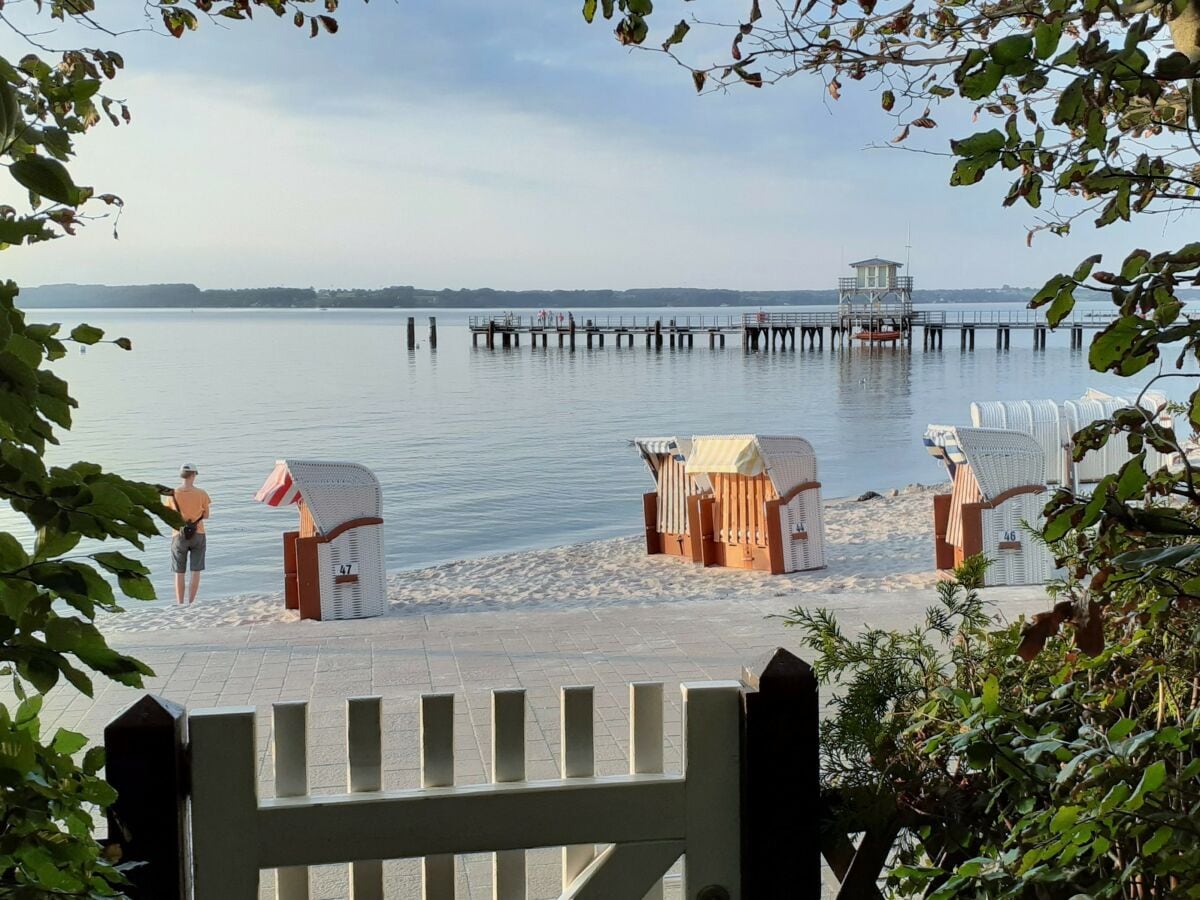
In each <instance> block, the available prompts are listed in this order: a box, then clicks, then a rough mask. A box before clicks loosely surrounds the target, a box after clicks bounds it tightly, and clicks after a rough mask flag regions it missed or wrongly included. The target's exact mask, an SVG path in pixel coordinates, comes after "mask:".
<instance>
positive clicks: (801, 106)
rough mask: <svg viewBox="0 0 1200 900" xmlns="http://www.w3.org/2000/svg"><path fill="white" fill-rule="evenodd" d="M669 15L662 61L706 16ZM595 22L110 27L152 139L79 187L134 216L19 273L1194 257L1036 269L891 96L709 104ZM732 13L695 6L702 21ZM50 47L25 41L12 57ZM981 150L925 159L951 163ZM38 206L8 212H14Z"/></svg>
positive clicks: (1035, 277)
mask: <svg viewBox="0 0 1200 900" xmlns="http://www.w3.org/2000/svg"><path fill="white" fill-rule="evenodd" d="M658 5H659V9H658V10H657V11H656V13H655V15H654V16H653V17H652V19H651V21H652V22H653V23H654V29H655V30H653V31H652V33H651V37H652V38H653V37H655V36H656V35H657V36H658V38H659V40H660V41H661V39H662V37H663V36H665V35H659V34H658V32H659V31H663V30H664V29H665V28H666V27H667V26H668V25H669V23H670V22H672V21H677V20H678V18H679V15H678V12H679V11H678V10H675V9H673V5H678V6H680V8H681V9H682V4H680V3H678V2H677V0H662V2H660V3H659V4H658ZM10 6H11V4H10ZM580 6H581V3H577V2H574V0H555V2H546V0H510V2H507V3H504V4H482V3H478V2H477V0H476V2H471V0H439V2H438V3H436V4H427V3H409V2H403V3H402V2H388V0H375V2H373V3H370V4H369V5H364V4H361V3H358V2H354V0H343V3H342V8H341V10H340V11H339V13H338V18H339V21H340V23H341V28H340V30H339V32H338V34H336V35H332V36H327V35H322V36H321V37H320V38H318V39H316V40H310V39H309V38H308V36H307V31H304V32H301V31H300V30H298V29H296V28H294V27H292V26H291V25H290V24H289V23H288V22H286V21H277V20H274V18H273V17H271V16H269V15H266V14H263V13H260V14H259V16H258V17H256V20H255V21H254V22H253V23H236V24H233V25H232V27H219V26H218V27H214V26H213V25H212V24H211V23H205V24H204V25H202V27H201V29H200V30H199V31H198V32H196V33H194V34H189V35H187V36H186V37H185V38H184V39H183V40H174V39H171V38H169V37H164V36H161V35H153V34H146V33H133V34H128V35H122V36H120V37H117V38H109V37H105V36H98V35H96V34H94V33H93V34H87V35H85V36H84V37H83V39H82V41H81V43H82V44H84V45H87V46H92V45H96V44H100V45H102V46H105V47H107V48H109V49H116V50H119V51H120V52H121V53H122V54H123V55H124V57H125V61H126V69H125V71H124V73H122V74H121V75H120V76H119V78H118V79H117V81H116V82H115V83H113V84H112V85H110V86H109V87H107V88H106V90H107V91H108V92H109V93H110V94H112V95H114V96H117V97H121V98H123V99H125V100H127V102H128V103H129V106H130V108H131V110H132V113H133V124H132V125H131V126H129V127H121V128H111V127H108V126H102V127H98V128H96V129H94V130H93V131H92V132H91V133H89V134H88V135H87V136H85V137H84V138H83V139H81V140H80V141H79V142H78V145H77V146H78V148H79V156H78V159H77V161H76V162H75V163H73V164H72V173H73V174H74V176H75V179H76V181H77V182H79V183H81V184H91V185H94V186H95V187H96V189H97V192H111V193H116V194H119V195H120V196H121V197H122V198H123V199H124V200H125V204H126V206H125V210H124V212H123V214H122V215H121V218H120V222H119V224H118V226H117V233H118V234H119V238H117V239H114V236H113V228H112V224H111V221H109V222H103V221H102V222H94V223H92V224H90V225H89V226H88V227H87V228H86V229H84V230H83V231H82V232H81V234H80V235H79V236H77V237H74V238H65V239H62V240H58V241H53V242H51V243H49V244H43V245H37V246H33V247H19V248H10V249H9V250H7V251H5V252H4V254H3V256H2V257H0V260H2V262H3V270H2V271H3V275H4V277H10V278H14V279H16V280H17V281H18V282H19V283H23V284H27V285H36V284H50V283H62V282H74V283H106V284H149V283H161V282H192V283H195V284H197V285H199V286H200V287H202V288H228V287H264V286H277V285H286V286H298V287H309V286H312V287H316V288H329V287H383V286H387V285H398V284H404V285H407V284H411V285H416V286H419V287H424V288H433V289H437V288H446V287H448V288H460V287H484V286H487V287H493V288H498V289H551V288H563V289H584V288H587V289H594V288H612V289H627V288H638V287H642V288H644V287H712V288H734V289H743V290H788V289H822V288H831V287H833V286H834V284H835V283H836V282H835V280H836V278H837V277H838V276H839V275H842V274H846V272H845V264H846V263H848V262H851V261H854V260H857V259H861V258H865V257H871V256H883V257H888V258H892V259H897V260H900V261H905V260H909V267H908V269H907V270H906V271H907V272H908V273H909V274H911V275H913V276H914V277H915V278H916V280H917V287H919V288H920V287H928V288H942V289H950V288H966V287H998V286H1000V285H1003V284H1011V285H1020V286H1026V285H1040V284H1041V283H1042V281H1044V280H1045V279H1046V278H1047V277H1049V276H1050V275H1053V274H1054V273H1056V272H1059V271H1063V270H1069V269H1071V268H1073V267H1074V264H1075V263H1076V262H1077V261H1078V260H1080V259H1082V258H1083V257H1085V256H1088V255H1090V254H1091V253H1093V252H1096V251H1103V252H1105V253H1106V254H1107V255H1108V257H1116V258H1118V259H1119V258H1123V257H1124V255H1125V253H1127V252H1128V250H1129V249H1132V248H1133V247H1135V246H1151V247H1166V246H1171V245H1173V244H1176V243H1182V242H1183V240H1184V238H1183V235H1182V231H1183V227H1182V226H1180V225H1177V224H1176V225H1166V224H1165V223H1164V217H1149V218H1150V221H1148V222H1140V223H1134V224H1131V225H1120V226H1114V227H1110V228H1107V229H1105V230H1104V231H1100V232H1097V231H1095V230H1094V229H1092V228H1091V227H1090V225H1088V224H1086V223H1083V224H1081V225H1079V226H1077V229H1076V231H1075V233H1074V234H1073V235H1072V236H1071V237H1070V238H1068V239H1065V240H1064V239H1060V238H1055V237H1052V236H1049V235H1041V236H1039V237H1038V238H1037V239H1035V241H1034V243H1033V247H1032V248H1027V247H1026V244H1025V234H1026V230H1027V228H1028V226H1029V225H1030V224H1031V223H1032V222H1033V217H1032V211H1030V210H1028V209H1024V208H1016V207H1014V208H1012V209H1007V210H1006V209H1002V208H1001V207H1000V199H1001V198H1002V197H1003V194H1004V192H1005V190H1006V188H1007V182H1006V181H1004V180H1003V178H1002V177H1000V176H999V174H998V173H995V174H993V175H991V176H989V178H988V179H987V180H986V181H985V182H984V184H983V185H980V186H977V187H974V188H951V187H949V186H948V179H949V168H950V166H949V163H948V161H947V160H946V159H945V158H942V157H937V156H930V155H924V154H921V153H912V152H905V151H903V150H897V149H872V148H871V147H870V145H872V144H885V143H886V142H887V141H888V139H889V138H890V137H891V136H892V135H893V133H894V129H893V125H892V122H891V120H890V119H889V118H888V117H887V116H886V115H884V114H883V113H882V112H881V110H880V109H879V99H878V96H877V95H875V94H872V93H870V91H869V90H868V88H869V85H867V84H866V83H864V84H862V85H851V86H849V87H847V88H846V89H844V91H843V93H842V99H841V100H840V101H838V102H836V103H835V102H832V101H831V100H830V98H829V97H828V95H827V94H826V93H825V91H824V89H823V86H822V85H821V84H820V83H819V82H818V81H817V80H815V79H813V78H809V77H797V78H792V79H790V80H788V81H786V82H784V83H782V84H779V85H775V86H769V87H766V88H763V89H762V90H753V89H749V88H743V89H738V90H733V91H731V92H728V93H726V94H706V95H702V96H697V95H696V93H695V90H694V88H693V87H692V84H691V79H690V77H689V75H688V73H687V72H686V71H685V70H683V69H681V68H679V67H677V66H675V65H673V64H672V63H671V62H670V61H669V60H668V59H667V58H666V57H664V56H662V55H660V54H651V53H645V52H638V51H633V52H631V51H629V50H627V49H625V48H622V47H621V46H619V45H618V44H617V42H616V40H615V39H614V38H613V36H612V34H611V27H610V26H609V25H608V24H607V23H603V22H601V21H600V20H599V18H598V19H597V24H595V25H592V26H590V27H589V26H588V25H586V24H585V23H584V21H583V19H582V17H581V15H580V11H579V7H580ZM135 7H140V4H129V8H131V9H132V8H135ZM116 8H119V6H118V7H116ZM101 9H102V10H103V9H104V4H101ZM728 10H729V6H728V3H727V2H725V0H697V2H694V3H689V4H688V5H687V9H686V12H688V13H689V14H690V13H695V14H696V15H698V16H701V17H703V16H704V15H705V13H706V12H707V13H710V14H711V17H713V18H716V17H717V16H718V15H728ZM695 34H696V32H695V31H693V35H695ZM72 39H74V40H75V41H77V42H80V35H79V34H78V32H73V31H70V30H68V31H64V32H62V33H60V34H58V35H54V36H43V37H42V38H41V40H43V41H44V42H50V43H54V44H55V45H56V46H68V45H70V42H71V40H72ZM689 40H691V38H690V37H689ZM27 50H28V48H27V47H24V46H22V45H21V43H20V41H19V39H17V38H16V37H15V36H14V35H13V34H11V33H9V32H7V31H6V32H4V33H3V34H0V53H3V54H4V55H5V56H6V57H10V54H15V55H16V56H18V57H19V56H21V55H23V54H24V53H25V52H27ZM696 52H699V53H701V54H704V53H706V52H709V51H708V48H706V47H703V46H700V47H698V49H697V51H696ZM711 52H712V58H713V59H714V60H715V59H716V57H717V53H718V51H717V50H716V48H713V49H712V51H711ZM10 58H11V57H10ZM956 115H957V116H958V120H959V121H962V118H961V113H953V112H950V111H938V112H937V113H935V116H936V117H937V118H939V120H941V121H943V122H946V121H947V120H950V121H954V120H955V118H954V117H955V116H956ZM964 133H969V131H968V130H967V127H966V126H965V125H964V127H963V128H961V129H958V130H957V131H955V130H953V129H949V128H939V129H937V130H935V131H932V132H928V137H926V135H925V134H924V133H922V134H921V138H923V139H924V143H923V144H918V143H917V142H916V140H914V139H910V142H911V143H913V144H915V145H916V147H918V148H920V147H925V148H929V149H934V150H944V149H945V148H946V141H947V140H948V139H949V137H950V136H952V135H953V134H957V135H959V136H961V134H964ZM14 187H15V186H14V185H12V184H11V183H8V182H7V180H6V184H5V187H4V189H3V190H4V194H3V195H0V203H14V205H15V204H16V202H17V201H18V200H19V199H20V197H19V193H20V191H19V189H17V190H14V189H13V188H14ZM910 233H911V251H910V250H909V249H907V247H906V244H908V243H909V240H910V238H909V235H910Z"/></svg>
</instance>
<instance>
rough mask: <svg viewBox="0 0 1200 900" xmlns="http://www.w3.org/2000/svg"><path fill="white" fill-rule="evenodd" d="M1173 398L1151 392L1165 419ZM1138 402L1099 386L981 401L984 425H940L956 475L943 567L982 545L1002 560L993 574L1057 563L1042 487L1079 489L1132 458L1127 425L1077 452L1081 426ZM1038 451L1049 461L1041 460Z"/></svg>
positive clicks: (938, 438)
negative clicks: (1045, 533) (1047, 542)
mask: <svg viewBox="0 0 1200 900" xmlns="http://www.w3.org/2000/svg"><path fill="white" fill-rule="evenodd" d="M1166 404H1167V398H1166V397H1165V395H1163V394H1160V393H1154V392H1151V393H1147V394H1146V395H1145V396H1144V397H1143V398H1142V406H1143V409H1145V410H1146V412H1147V414H1148V415H1150V416H1153V417H1154V418H1155V421H1156V423H1157V424H1159V425H1161V426H1164V427H1171V425H1172V424H1173V422H1172V417H1171V415H1170V413H1168V412H1167V411H1166ZM1132 405H1133V404H1132V402H1131V401H1129V400H1126V399H1125V398H1122V397H1114V396H1111V395H1109V394H1105V393H1102V392H1100V391H1094V390H1090V391H1088V392H1087V393H1086V394H1084V396H1083V397H1081V398H1080V399H1079V400H1068V401H1066V402H1065V403H1061V404H1060V403H1056V402H1055V401H1053V400H1007V401H987V402H976V403H972V404H971V422H972V425H973V426H974V427H972V428H965V427H957V426H947V425H930V426H929V428H928V429H927V430H926V432H925V437H924V441H925V446H926V448H927V449H928V450H929V452H930V454H931V455H933V456H934V457H935V458H937V459H940V460H941V461H942V462H943V463H944V464H945V466H946V471H947V472H948V473H949V475H950V478H951V481H952V482H953V484H954V488H953V491H952V493H951V494H949V495H942V496H938V497H935V498H934V548H935V549H934V555H935V559H936V564H937V567H938V569H941V570H949V569H952V568H954V567H955V566H956V565H958V564H959V563H961V562H962V561H963V560H964V559H966V558H967V557H970V556H972V555H975V554H977V553H982V554H983V555H984V556H986V557H988V558H989V559H990V560H992V566H991V568H990V569H989V571H988V576H987V583H988V584H1010V585H1011V584H1037V583H1040V582H1042V581H1045V580H1046V579H1047V578H1049V577H1050V575H1051V574H1052V573H1053V569H1054V567H1053V560H1052V558H1051V556H1050V553H1049V551H1048V550H1047V549H1046V548H1045V547H1044V546H1042V545H1041V543H1040V541H1034V540H1033V536H1032V535H1031V534H1030V533H1029V532H1030V531H1031V530H1040V528H1041V524H1042V521H1043V514H1042V507H1043V506H1044V503H1045V498H1044V497H1041V496H1039V495H1041V494H1042V493H1044V491H1045V488H1046V486H1047V485H1061V486H1064V487H1069V488H1071V489H1072V490H1081V489H1083V488H1084V487H1085V486H1087V485H1094V484H1096V483H1097V482H1099V481H1100V480H1101V479H1102V478H1104V477H1105V476H1106V475H1109V474H1112V473H1115V472H1117V471H1119V470H1120V468H1121V467H1122V466H1123V465H1125V463H1126V462H1128V461H1129V460H1130V459H1132V458H1133V454H1132V453H1130V451H1129V447H1128V444H1127V442H1126V441H1125V440H1124V439H1123V438H1122V437H1121V436H1119V435H1118V436H1116V437H1114V438H1111V439H1110V440H1109V441H1108V443H1107V444H1106V445H1105V446H1104V447H1103V448H1101V449H1100V450H1093V451H1090V452H1088V453H1087V454H1086V455H1085V456H1084V457H1083V459H1082V460H1080V461H1079V462H1075V461H1074V459H1073V455H1072V454H1073V446H1072V436H1073V435H1074V434H1075V433H1076V432H1077V431H1079V430H1081V429H1083V428H1085V427H1087V426H1088V425H1090V424H1091V423H1093V422H1096V421H1098V420H1100V419H1106V418H1109V417H1111V416H1112V414H1113V413H1114V412H1115V411H1116V410H1118V409H1123V408H1126V407H1129V406H1132ZM1035 457H1036V459H1037V460H1038V465H1040V469H1039V468H1036V467H1034V463H1033V460H1034V459H1035ZM1167 463H1168V458H1167V456H1166V455H1165V454H1162V453H1159V452H1157V451H1155V450H1153V449H1147V452H1146V468H1147V469H1148V470H1149V471H1154V470H1156V469H1158V468H1160V467H1162V466H1164V465H1166V464H1167ZM1014 516H1018V518H1016V519H1015V520H1014V518H1013V517H1014ZM1021 517H1024V518H1021ZM1022 523H1024V524H1022ZM1031 541H1032V542H1033V543H1032V544H1031ZM1034 544H1036V546H1034Z"/></svg>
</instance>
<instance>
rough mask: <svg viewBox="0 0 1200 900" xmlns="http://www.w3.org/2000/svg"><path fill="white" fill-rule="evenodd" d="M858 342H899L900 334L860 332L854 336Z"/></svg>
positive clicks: (894, 332) (896, 332)
mask: <svg viewBox="0 0 1200 900" xmlns="http://www.w3.org/2000/svg"><path fill="white" fill-rule="evenodd" d="M854 339H855V340H856V341H874V342H876V343H882V342H883V341H898V340H900V332H898V331H860V332H859V333H858V334H856V335H854Z"/></svg>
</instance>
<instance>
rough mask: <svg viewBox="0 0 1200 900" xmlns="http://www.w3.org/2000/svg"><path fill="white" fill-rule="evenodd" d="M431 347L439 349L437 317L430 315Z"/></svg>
mask: <svg viewBox="0 0 1200 900" xmlns="http://www.w3.org/2000/svg"><path fill="white" fill-rule="evenodd" d="M429 349H430V350H436V349H437V317H436V316H430V317H429Z"/></svg>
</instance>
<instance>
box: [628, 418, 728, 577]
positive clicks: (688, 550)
mask: <svg viewBox="0 0 1200 900" xmlns="http://www.w3.org/2000/svg"><path fill="white" fill-rule="evenodd" d="M631 443H632V444H633V447H634V449H635V450H637V451H638V454H639V455H640V456H641V458H642V461H643V462H644V463H645V464H646V468H647V469H649V470H650V474H651V475H652V476H653V477H654V484H655V489H654V490H653V491H650V492H648V493H645V494H643V495H642V513H643V516H644V519H645V523H646V552H647V553H648V554H650V555H653V554H656V553H666V554H668V555H670V556H681V557H683V558H685V559H695V558H696V557H695V551H694V549H693V547H692V545H691V531H690V528H689V522H688V500H689V499H690V498H691V497H693V496H694V495H696V494H701V493H704V492H706V491H708V490H710V489H711V485H710V483H709V481H708V477H707V476H705V475H694V474H689V473H688V472H687V469H686V463H687V457H688V454H689V453H690V452H691V449H692V442H691V440H690V439H689V438H680V437H658V438H634V439H633V441H632V442H631Z"/></svg>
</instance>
